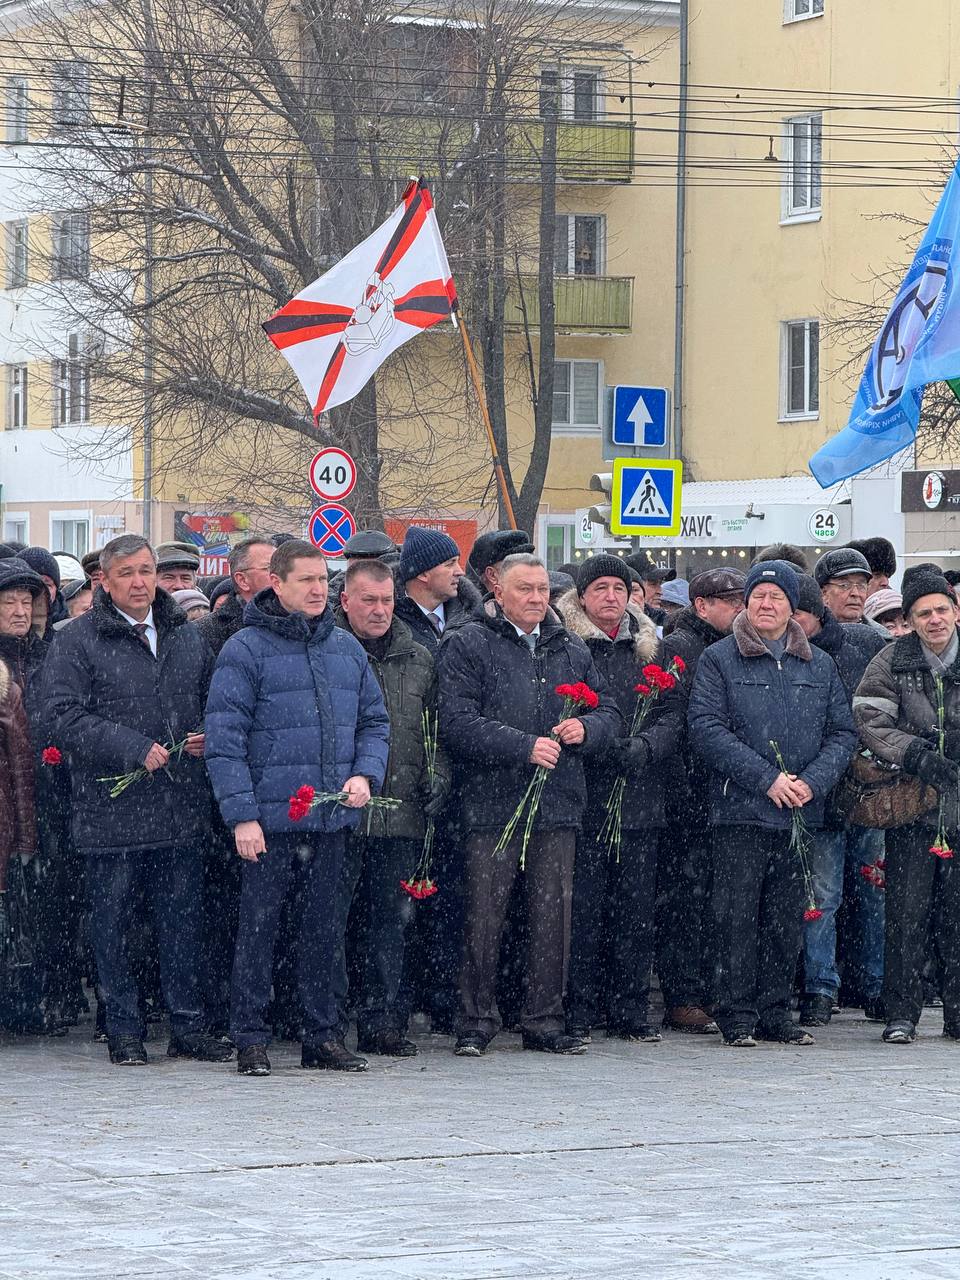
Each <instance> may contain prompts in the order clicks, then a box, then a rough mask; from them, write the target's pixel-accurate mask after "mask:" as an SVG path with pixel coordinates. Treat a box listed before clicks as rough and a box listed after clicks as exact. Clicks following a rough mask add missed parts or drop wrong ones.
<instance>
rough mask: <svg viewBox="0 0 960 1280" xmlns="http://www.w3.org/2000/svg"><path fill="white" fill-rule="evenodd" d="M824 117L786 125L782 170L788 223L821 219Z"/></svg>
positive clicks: (804, 119) (804, 117)
mask: <svg viewBox="0 0 960 1280" xmlns="http://www.w3.org/2000/svg"><path fill="white" fill-rule="evenodd" d="M822 123H823V117H822V116H821V115H820V114H819V113H818V114H817V115H812V116H796V117H795V118H794V119H792V120H788V121H787V122H786V132H785V137H784V150H785V160H786V164H785V166H784V170H783V215H784V218H785V219H789V218H806V217H809V216H811V215H819V213H820V207H821V199H822V197H821V170H822V166H823V129H822Z"/></svg>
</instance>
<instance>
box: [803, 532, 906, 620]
mask: <svg viewBox="0 0 960 1280" xmlns="http://www.w3.org/2000/svg"><path fill="white" fill-rule="evenodd" d="M813 576H814V578H815V579H816V582H817V586H818V587H819V588H820V590H821V592H822V593H823V603H824V604H825V605H826V606H827V608H828V609H829V610H830V612H831V613H832V614H833V616H834V617H835V618H836V620H837V621H838V622H847V623H856V624H858V625H859V626H862V627H865V628H869V629H870V630H871V631H875V632H876V633H877V635H879V636H880V637H881V638H882V639H884V640H887V639H889V636H887V635H884V634H883V633H884V628H883V627H882V626H881V625H880V623H879V622H871V621H870V619H869V618H865V617H864V614H863V608H864V605H865V604H866V603H867V595H868V592H869V590H870V583H871V581H872V580H873V577H874V575H873V573H872V571H871V569H870V565H869V564H868V562H867V558H866V556H864V555H862V554H861V553H860V552H859V551H857V550H855V549H854V548H853V547H836V548H835V549H834V550H833V551H828V552H826V554H825V555H822V556H821V557H820V559H819V560H818V561H817V563H816V566H815V568H814V570H813Z"/></svg>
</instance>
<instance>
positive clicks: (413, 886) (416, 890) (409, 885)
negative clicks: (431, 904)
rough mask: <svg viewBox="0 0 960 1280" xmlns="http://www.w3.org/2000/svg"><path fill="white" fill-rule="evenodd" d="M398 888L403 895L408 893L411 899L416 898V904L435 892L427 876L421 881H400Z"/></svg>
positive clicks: (435, 889) (433, 884)
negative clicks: (401, 890)
mask: <svg viewBox="0 0 960 1280" xmlns="http://www.w3.org/2000/svg"><path fill="white" fill-rule="evenodd" d="M400 888H401V889H403V891H404V892H405V893H409V895H410V897H411V898H416V900H417V901H418V902H421V901H422V900H423V899H424V898H429V897H432V895H433V894H435V893H436V892H437V886H436V884H435V883H434V881H433V880H431V879H430V878H429V876H428V877H427V878H426V879H423V880H401V881H400Z"/></svg>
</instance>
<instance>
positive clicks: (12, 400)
mask: <svg viewBox="0 0 960 1280" xmlns="http://www.w3.org/2000/svg"><path fill="white" fill-rule="evenodd" d="M28 425H29V424H28V421H27V366H26V365H25V364H8V365H7V430H8V431H19V430H21V429H22V428H23V427H26V426H28Z"/></svg>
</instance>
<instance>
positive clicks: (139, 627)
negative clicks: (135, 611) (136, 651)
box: [133, 622, 152, 652]
mask: <svg viewBox="0 0 960 1280" xmlns="http://www.w3.org/2000/svg"><path fill="white" fill-rule="evenodd" d="M133 629H134V631H135V632H136V633H137V635H138V636H139V638H140V639H141V640H142V642H143V643H144V644H145V645H146V646H147V648H148V649H149V648H150V641H149V640H148V639H147V624H146V623H145V622H135V623H134V624H133ZM151 652H152V650H151Z"/></svg>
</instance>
